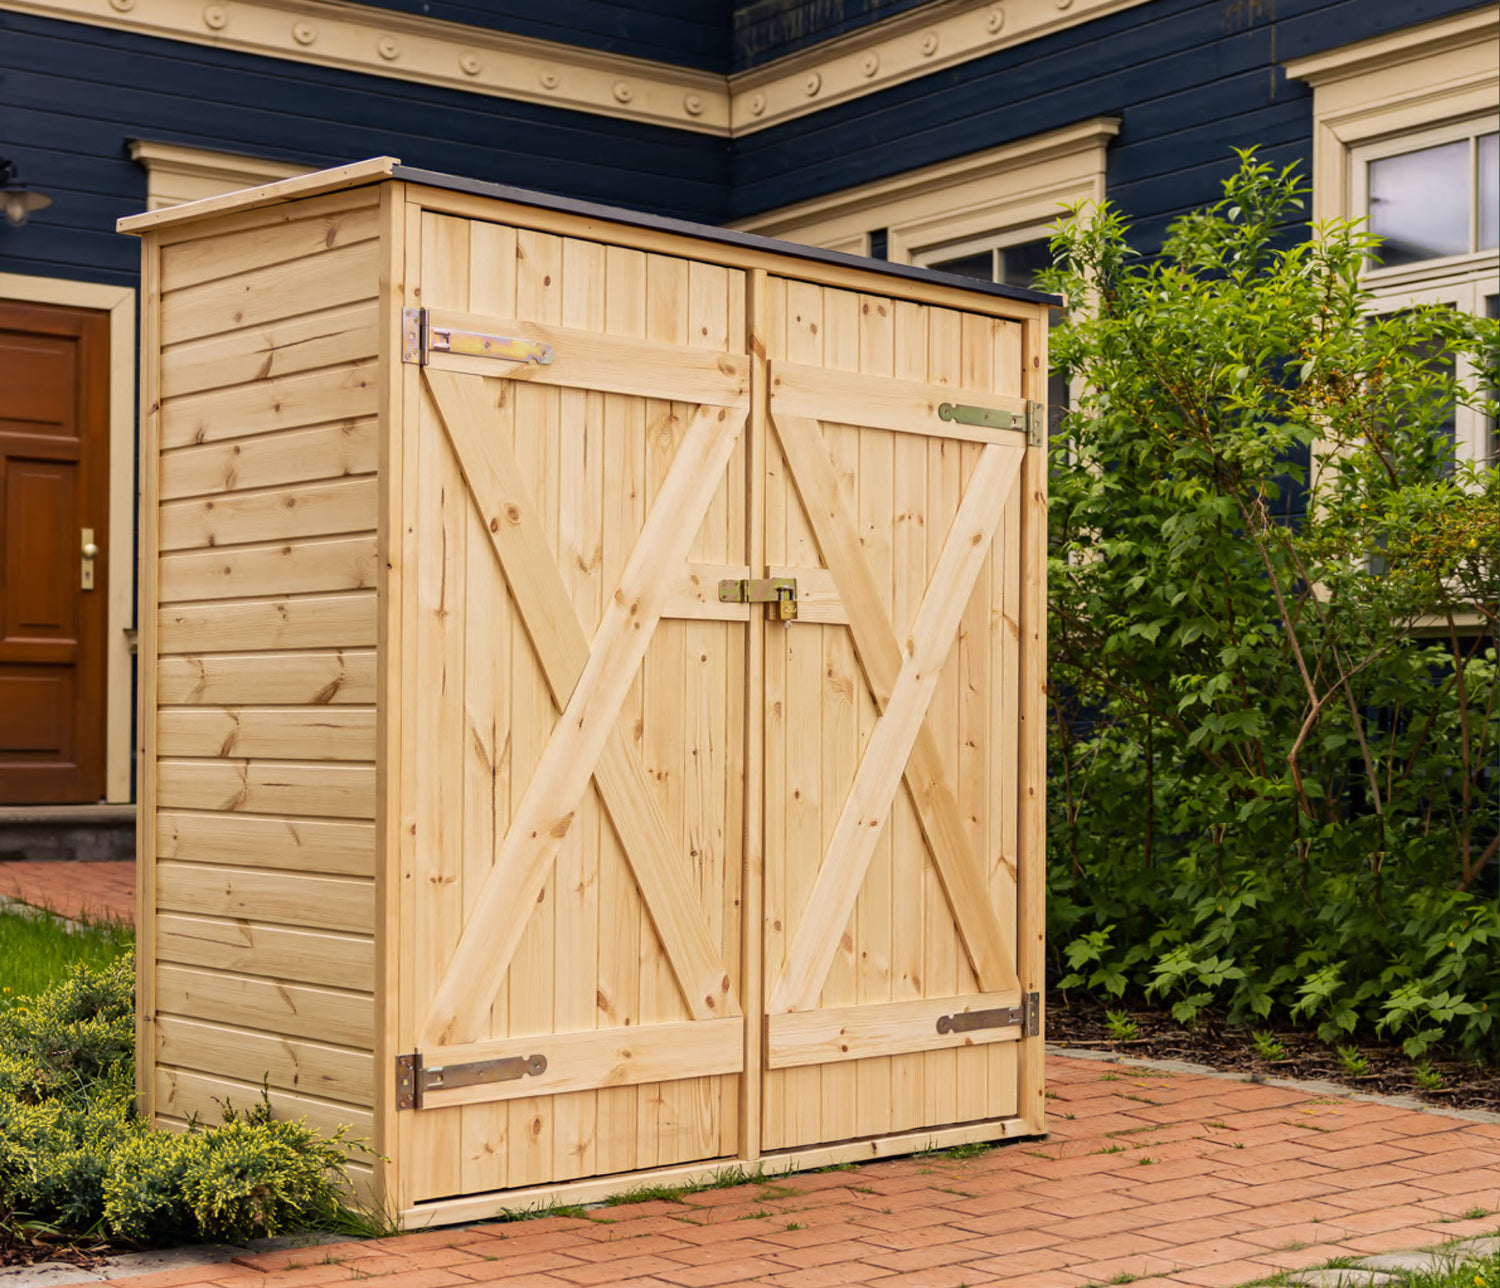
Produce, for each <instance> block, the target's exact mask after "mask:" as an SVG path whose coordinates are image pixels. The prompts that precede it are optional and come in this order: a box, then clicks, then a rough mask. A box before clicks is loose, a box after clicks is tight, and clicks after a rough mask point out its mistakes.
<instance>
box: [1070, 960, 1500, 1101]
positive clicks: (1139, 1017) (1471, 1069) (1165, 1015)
mask: <svg viewBox="0 0 1500 1288" xmlns="http://www.w3.org/2000/svg"><path fill="white" fill-rule="evenodd" d="M1110 1011H1114V1012H1115V1013H1116V1014H1117V1015H1118V1014H1121V1013H1124V1014H1126V1015H1128V1016H1129V1018H1130V1020H1131V1021H1132V1022H1133V1023H1134V1024H1135V1026H1136V1029H1137V1030H1138V1031H1139V1034H1140V1036H1139V1037H1136V1038H1132V1039H1129V1040H1121V1039H1119V1038H1115V1037H1112V1036H1111V1031H1110V1025H1109V1022H1108V1015H1107V1013H1108V1012H1110ZM1262 1031H1263V1032H1271V1033H1274V1035H1275V1038H1276V1040H1277V1041H1278V1042H1280V1043H1281V1045H1282V1047H1283V1054H1282V1058H1281V1059H1278V1060H1267V1059H1264V1058H1262V1056H1261V1055H1260V1053H1259V1052H1258V1051H1257V1049H1256V1044H1255V1040H1254V1038H1253V1037H1252V1036H1251V1030H1250V1029H1249V1028H1231V1027H1230V1026H1229V1025H1228V1024H1226V1023H1225V1022H1224V1018H1223V1016H1220V1015H1210V1014H1203V1015H1201V1016H1199V1018H1198V1020H1197V1022H1196V1023H1195V1024H1194V1025H1193V1027H1192V1028H1184V1027H1183V1026H1182V1025H1180V1024H1178V1023H1177V1021H1176V1020H1174V1019H1173V1018H1172V1016H1171V1014H1170V1012H1166V1011H1155V1010H1142V1009H1140V1008H1139V1007H1137V1006H1134V1005H1130V1004H1128V1003H1126V1002H1113V1003H1106V1002H1102V1001H1100V1000H1099V999H1098V998H1095V997H1090V996H1088V995H1086V994H1084V993H1078V992H1070V993H1061V992H1058V991H1056V990H1053V991H1051V992H1049V993H1048V995H1047V1040H1048V1041H1049V1042H1051V1043H1053V1044H1054V1045H1056V1046H1060V1047H1069V1046H1072V1047H1084V1048H1087V1049H1089V1050H1092V1051H1114V1052H1117V1053H1118V1054H1120V1055H1127V1056H1139V1057H1141V1058H1143V1059H1150V1060H1190V1061H1192V1062H1193V1063H1195V1064H1202V1065H1207V1066H1208V1067H1209V1068H1211V1069H1221V1070H1224V1071H1225V1072H1229V1073H1249V1074H1260V1075H1262V1076H1264V1077H1268V1078H1303V1079H1312V1078H1318V1079H1322V1080H1324V1081H1327V1082H1337V1083H1339V1084H1340V1085H1342V1086H1345V1087H1348V1088H1349V1089H1350V1090H1352V1091H1367V1092H1380V1093H1382V1094H1385V1095H1405V1096H1416V1097H1417V1098H1418V1099H1420V1100H1423V1101H1426V1102H1427V1103H1428V1104H1430V1105H1441V1106H1442V1107H1443V1108H1445V1109H1489V1110H1497V1111H1500V1068H1496V1067H1495V1066H1494V1065H1490V1066H1489V1067H1484V1066H1480V1065H1474V1064H1468V1063H1466V1062H1464V1061H1461V1060H1450V1059H1445V1058H1443V1057H1442V1055H1441V1054H1437V1053H1429V1054H1430V1055H1431V1060H1430V1065H1431V1068H1432V1069H1433V1070H1434V1071H1435V1072H1436V1073H1437V1074H1438V1075H1439V1076H1440V1077H1441V1078H1442V1085H1441V1086H1440V1087H1437V1088H1433V1089H1424V1088H1423V1087H1422V1086H1421V1085H1420V1084H1419V1083H1418V1081H1417V1078H1416V1075H1415V1071H1414V1069H1413V1065H1412V1061H1410V1060H1409V1059H1407V1058H1406V1056H1405V1055H1403V1054H1402V1052H1401V1047H1400V1044H1399V1043H1392V1044H1391V1045H1389V1046H1365V1045H1362V1044H1359V1043H1350V1044H1348V1046H1346V1048H1345V1049H1346V1050H1347V1049H1348V1047H1357V1048H1358V1054H1359V1055H1361V1056H1363V1057H1364V1059H1365V1061H1366V1063H1367V1064H1368V1066H1369V1072H1368V1073H1367V1074H1364V1075H1363V1076H1356V1075H1354V1074H1351V1073H1350V1072H1349V1071H1348V1070H1347V1069H1346V1068H1345V1066H1344V1061H1343V1060H1342V1059H1341V1058H1340V1056H1339V1053H1338V1051H1337V1050H1335V1049H1334V1048H1333V1047H1329V1046H1325V1045H1324V1044H1323V1043H1322V1042H1319V1041H1318V1039H1317V1037H1316V1036H1314V1035H1313V1034H1312V1033H1309V1032H1307V1031H1306V1030H1303V1029H1293V1028H1282V1027H1279V1026H1277V1025H1274V1024H1270V1023H1267V1024H1266V1025H1264V1026H1263V1028H1262Z"/></svg>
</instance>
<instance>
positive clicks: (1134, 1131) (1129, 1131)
mask: <svg viewBox="0 0 1500 1288" xmlns="http://www.w3.org/2000/svg"><path fill="white" fill-rule="evenodd" d="M1158 1130H1159V1128H1158V1127H1157V1126H1156V1124H1155V1123H1151V1124H1149V1125H1148V1126H1145V1127H1121V1128H1120V1129H1119V1130H1118V1131H1108V1132H1105V1133H1104V1134H1105V1135H1106V1136H1109V1137H1115V1136H1139V1135H1141V1134H1142V1133H1143V1132H1149V1131H1158Z"/></svg>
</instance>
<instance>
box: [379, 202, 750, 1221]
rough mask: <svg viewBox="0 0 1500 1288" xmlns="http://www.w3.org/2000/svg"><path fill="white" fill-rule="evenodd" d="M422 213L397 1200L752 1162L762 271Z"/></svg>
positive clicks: (417, 248)
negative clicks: (751, 754)
mask: <svg viewBox="0 0 1500 1288" xmlns="http://www.w3.org/2000/svg"><path fill="white" fill-rule="evenodd" d="M420 225H421V235H420V238H419V239H418V240H417V244H416V245H413V246H412V247H411V248H410V250H409V252H408V253H409V255H411V256H413V257H415V258H418V259H419V261H420V262H419V264H417V265H415V266H413V265H411V264H410V262H409V267H408V280H409V281H412V280H417V281H420V284H421V296H420V298H421V300H422V303H423V304H424V305H425V306H426V308H427V314H426V323H427V332H426V335H427V344H426V352H425V356H426V365H417V364H407V365H406V366H405V367H404V368H403V373H404V374H403V379H404V390H405V404H406V413H405V418H406V425H405V430H404V447H403V457H402V459H403V470H404V476H405V483H404V485H403V487H404V498H405V499H404V502H403V508H404V509H405V510H406V512H407V516H408V517H407V522H406V523H405V525H404V526H405V529H406V532H407V537H406V541H405V551H404V558H405V562H406V581H405V589H404V592H403V594H404V602H403V608H402V618H403V628H402V658H403V660H402V666H403V681H402V688H403V691H404V695H405V696H404V699H403V701H404V703H405V705H404V707H403V710H402V712H401V720H402V738H403V744H404V749H403V753H402V758H403V767H402V771H401V774H402V783H401V799H402V810H403V814H402V818H403V827H402V831H403V834H404V836H405V840H406V849H405V853H404V854H403V856H402V877H403V880H402V886H403V889H404V891H405V892H406V893H405V897H404V898H403V904H402V910H403V916H402V928H401V929H402V943H401V950H400V955H401V958H402V969H401V976H402V998H401V1010H402V1017H401V1025H400V1040H401V1048H400V1049H401V1051H402V1053H403V1054H405V1055H410V1056H418V1057H419V1058H420V1065H419V1066H418V1065H417V1062H416V1061H411V1062H409V1067H410V1071H411V1076H412V1078H413V1079H414V1080H415V1083H416V1085H417V1086H419V1087H420V1088H421V1091H420V1098H419V1106H418V1107H415V1108H412V1109H410V1110H409V1111H403V1112H400V1113H399V1114H398V1131H399V1133H400V1136H399V1139H400V1160H399V1163H400V1169H401V1176H402V1181H401V1190H402V1192H403V1195H404V1199H405V1204H406V1205H407V1206H411V1205H415V1204H420V1203H422V1202H424V1201H431V1200H436V1199H441V1198H444V1197H449V1196H455V1195H461V1194H476V1193H484V1192H486V1191H493V1190H499V1189H517V1188H522V1187H525V1186H529V1185H540V1184H547V1183H553V1182H558V1181H565V1180H569V1179H573V1178H578V1177H585V1176H591V1175H608V1174H614V1173H621V1172H629V1171H636V1170H640V1169H643V1168H649V1167H654V1166H662V1165H668V1164H672V1163H680V1162H686V1161H693V1160H698V1159H708V1158H720V1157H726V1156H733V1155H734V1154H735V1153H736V1152H737V1150H738V1119H739V1100H738V1096H739V1087H740V1082H741V1077H740V1071H741V1070H742V1069H743V1065H744V1020H743V1017H742V1015H741V1011H740V1006H739V1001H738V981H739V958H740V935H741V930H740V924H739V922H740V918H739V911H738V910H739V904H740V879H741V876H740V874H741V867H742V864H741V859H740V846H741V837H742V831H743V808H744V804H743V800H742V786H741V783H742V778H743V775H742V773H741V768H742V759H741V758H742V750H743V746H744V724H743V721H744V689H743V685H744V672H745V662H744V650H745V647H746V637H747V632H748V629H749V611H748V609H747V608H746V607H745V606H742V605H720V604H719V603H718V600H717V582H718V580H719V578H720V577H721V576H731V575H739V576H743V575H745V573H746V571H747V569H746V568H745V539H746V535H745V534H746V517H745V511H744V497H745V491H746V489H745V448H744V434H743V426H744V422H745V417H746V411H747V408H748V395H747V386H748V369H749V363H748V360H747V358H746V357H745V355H744V343H743V318H744V300H743V289H744V287H743V279H742V276H741V275H740V274H738V273H733V272H730V271H729V270H726V269H723V268H720V267H717V266H713V265H707V264H699V263H689V262H687V261H683V260H678V259H671V258H665V257H658V256H647V255H644V254H640V253H637V252H631V251H626V250H620V249H617V248H612V247H605V246H602V245H599V244H595V243H590V242H585V241H579V240H571V239H564V238H559V237H555V236H550V235H546V234H542V233H535V232H528V231H525V230H521V231H517V230H513V229H509V228H497V227H495V226H493V225H487V224H478V223H470V222H468V221H464V220H459V219H454V218H447V217H443V216H438V215H433V214H430V213H424V214H423V215H422V216H421V220H420ZM413 267H415V268H416V270H417V271H416V272H413V271H412V269H413ZM475 337H478V338H475ZM486 339H488V340H489V341H490V342H491V346H492V347H491V348H490V349H489V350H488V351H486V349H485V340H486ZM444 346H446V349H447V351H446V352H445V351H444ZM535 346H547V347H549V348H550V353H549V354H548V355H547V356H548V357H549V358H550V360H549V361H545V362H543V361H537V360H535V359H536V358H537V357H538V356H540V355H541V354H542V352H543V350H542V349H540V348H537V347H535ZM465 349H467V350H469V351H470V352H469V354H468V356H465V354H464V353H463V352H462V351H463V350H465ZM497 353H499V354H506V355H509V356H495V354H497ZM526 354H530V357H529V358H528V357H527V356H517V355H526ZM435 1070H441V1071H442V1072H441V1073H437V1072H434V1071H435Z"/></svg>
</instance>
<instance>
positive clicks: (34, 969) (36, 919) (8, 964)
mask: <svg viewBox="0 0 1500 1288" xmlns="http://www.w3.org/2000/svg"><path fill="white" fill-rule="evenodd" d="M134 944H135V929H134V927H132V926H129V925H124V924H122V923H119V922H108V921H105V922H91V921H87V920H84V921H65V920H64V919H63V918H61V917H59V916H57V915H55V914H54V913H50V912H47V911H45V910H43V909H40V908H28V907H24V906H22V905H19V904H6V905H0V1005H6V1004H9V1003H11V1002H12V1001H14V1000H15V999H17V998H22V997H30V996H32V995H34V994H36V993H40V992H41V991H42V990H43V989H44V988H47V987H48V986H49V985H51V984H53V983H55V982H57V981H58V980H60V979H61V978H62V977H63V976H64V975H65V974H67V970H68V967H69V966H71V965H73V963H74V962H87V963H88V964H89V965H90V966H103V965H106V964H108V963H109V962H112V961H114V959H115V958H117V957H118V956H120V954H121V953H125V952H129V951H130V949H131V947H132V946H133V945H134Z"/></svg>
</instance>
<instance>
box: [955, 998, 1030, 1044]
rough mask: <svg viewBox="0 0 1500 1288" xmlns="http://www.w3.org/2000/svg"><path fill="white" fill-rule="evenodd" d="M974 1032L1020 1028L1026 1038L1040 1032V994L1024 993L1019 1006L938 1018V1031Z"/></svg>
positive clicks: (964, 1012)
mask: <svg viewBox="0 0 1500 1288" xmlns="http://www.w3.org/2000/svg"><path fill="white" fill-rule="evenodd" d="M975 1029H1020V1030H1021V1031H1022V1032H1023V1033H1024V1034H1025V1035H1026V1036H1027V1037H1028V1038H1034V1037H1038V1036H1040V1034H1041V1031H1042V995H1041V994H1040V993H1027V994H1026V996H1025V998H1023V999H1022V1002H1021V1005H1020V1006H998V1007H996V1008H995V1009H994V1010H992V1011H960V1012H959V1013H958V1014H957V1015H939V1016H938V1018H937V1031H938V1032H939V1033H942V1034H948V1033H972V1032H973V1031H974V1030H975Z"/></svg>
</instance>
